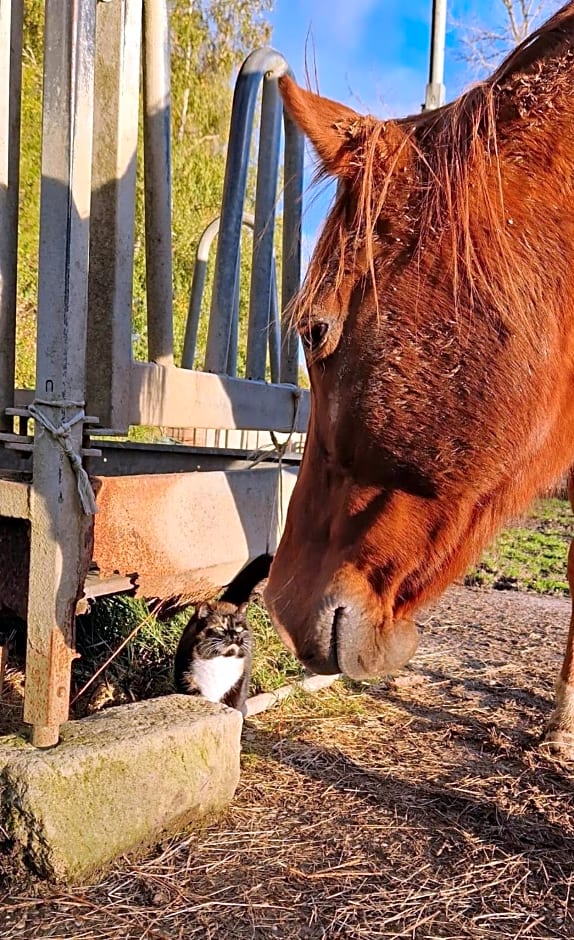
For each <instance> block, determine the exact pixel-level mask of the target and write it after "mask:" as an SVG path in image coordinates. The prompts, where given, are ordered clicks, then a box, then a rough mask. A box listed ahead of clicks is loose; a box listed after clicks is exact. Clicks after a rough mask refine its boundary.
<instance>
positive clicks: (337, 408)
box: [266, 2, 574, 748]
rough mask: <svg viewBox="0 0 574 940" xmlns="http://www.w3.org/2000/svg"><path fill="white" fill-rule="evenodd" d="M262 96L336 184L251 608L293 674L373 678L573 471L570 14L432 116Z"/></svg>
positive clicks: (573, 25)
mask: <svg viewBox="0 0 574 940" xmlns="http://www.w3.org/2000/svg"><path fill="white" fill-rule="evenodd" d="M280 87H281V93H282V96H283V101H284V104H285V107H286V109H287V111H288V112H289V114H290V115H291V116H292V118H293V119H294V120H295V122H296V123H297V124H298V126H299V127H300V128H301V129H302V130H303V131H304V133H305V134H306V135H307V136H308V138H309V139H310V141H311V143H312V144H313V146H314V148H315V150H316V152H317V155H318V158H319V171H320V173H321V174H324V175H328V176H334V177H336V178H337V180H338V182H339V185H338V189H337V196H336V199H335V203H334V206H333V208H332V209H331V212H330V214H329V216H328V218H327V220H326V223H325V226H324V229H323V231H322V233H321V235H320V238H319V241H318V243H317V247H316V250H315V253H314V255H313V258H312V259H311V263H310V266H309V270H308V273H307V277H306V280H305V283H304V284H303V287H302V289H301V292H300V294H299V296H298V298H297V301H296V304H295V307H294V309H293V310H292V311H291V315H292V316H293V317H294V318H295V320H296V322H297V325H298V329H299V331H300V335H301V338H302V340H303V343H304V346H305V349H306V356H307V364H308V367H309V375H310V381H311V389H312V406H311V417H310V423H309V430H308V438H307V445H306V448H305V454H304V457H303V461H302V465H301V470H300V474H299V479H298V481H297V485H296V487H295V490H294V493H293V496H292V499H291V504H290V506H289V512H288V516H287V520H286V526H285V532H284V535H283V538H282V540H281V543H280V546H279V549H278V551H277V555H276V558H275V560H274V562H273V565H272V569H271V575H270V580H269V584H268V587H267V591H266V600H267V602H268V605H269V609H270V612H271V615H272V617H273V620H274V622H275V625H276V627H277V630H278V632H279V634H280V635H281V637H282V638H283V640H284V641H285V642H286V643H287V645H288V646H289V647H290V648H291V649H292V650H294V651H295V653H296V654H297V655H298V656H299V658H300V659H301V660H302V661H303V663H305V665H307V666H308V667H309V668H310V669H311V670H313V671H314V672H319V673H335V672H339V671H341V672H343V673H345V674H346V675H348V676H351V677H354V678H363V677H368V676H375V675H383V674H386V673H389V672H391V671H393V670H396V669H397V668H398V667H400V666H402V665H403V664H404V663H406V662H407V660H409V659H410V657H411V656H412V655H413V653H414V652H415V650H416V647H417V640H418V635H417V629H416V626H415V625H414V622H413V619H412V617H413V613H414V612H415V610H416V609H417V608H418V607H419V606H420V605H421V604H424V603H426V602H428V601H430V600H431V599H432V598H434V597H436V596H437V595H438V594H439V593H440V592H441V591H442V590H443V589H444V588H445V587H446V586H447V585H448V584H449V583H450V582H451V581H452V580H453V579H454V578H455V577H457V576H459V575H460V574H461V573H462V572H464V571H465V569H466V568H467V567H468V565H469V563H470V562H472V561H473V560H474V559H476V557H477V555H478V554H479V552H480V551H481V549H482V548H483V546H484V545H485V543H486V542H487V541H488V540H489V539H490V538H491V537H492V536H493V534H494V533H495V532H496V530H497V529H498V528H499V527H500V526H501V524H502V523H503V522H504V521H505V520H506V519H508V518H509V517H512V516H515V515H517V514H518V513H520V512H522V511H524V509H525V508H526V507H527V506H528V505H529V504H530V502H531V501H532V500H533V498H534V497H535V496H536V495H537V494H539V493H541V492H544V491H545V490H547V488H549V487H550V486H551V485H552V484H553V483H555V481H557V480H558V479H559V478H560V477H561V476H562V475H563V474H564V473H565V472H566V471H568V470H569V468H571V467H572V466H573V465H574V2H569V3H567V4H566V6H564V7H563V8H562V9H561V10H560V11H559V12H558V13H557V14H556V15H555V16H554V17H553V18H552V19H551V20H549V22H547V23H546V24H545V25H544V26H543V27H542V28H541V29H539V30H538V31H537V32H536V33H534V34H533V36H531V37H530V38H529V39H528V40H527V41H525V42H524V43H522V45H521V46H519V47H518V48H517V50H516V51H515V52H514V53H513V54H511V55H510V56H509V57H508V58H507V59H506V61H505V62H504V63H503V64H502V65H501V67H500V68H499V69H498V70H497V71H496V72H495V73H494V75H493V76H492V77H491V78H490V79H489V80H488V81H485V82H484V83H482V84H480V85H478V86H477V87H475V88H472V89H471V90H470V91H469V92H467V93H466V94H464V95H463V96H462V97H461V98H459V99H458V100H457V101H455V102H453V103H452V104H449V105H447V106H446V107H444V108H442V109H440V110H438V111H434V112H427V113H424V114H422V115H417V116H414V117H408V118H405V119H403V120H398V121H392V120H390V121H379V120H376V119H375V118H373V117H363V116H361V115H359V114H357V113H356V112H355V111H353V110H351V109H349V108H348V107H345V106H344V105H342V104H338V103H336V102H334V101H331V100H329V99H327V98H323V97H320V96H318V95H315V94H313V93H311V92H309V91H306V90H304V89H302V88H300V87H298V85H297V84H296V83H295V82H294V81H293V80H292V79H291V78H290V77H288V76H285V77H283V78H281V79H280ZM573 495H574V493H573ZM568 577H569V583H570V587H571V589H574V549H571V551H570V563H569V570H568ZM573 640H574V629H573V628H572V626H571V630H570V637H569V640H568V647H567V652H566V657H565V660H564V664H563V666H562V671H561V673H560V678H559V679H558V683H557V700H556V709H555V711H554V713H553V715H552V718H551V721H550V729H549V731H548V737H549V740H550V741H551V743H552V744H553V745H554V746H556V747H557V748H558V747H562V748H568V747H570V748H574V666H573V657H572V648H573Z"/></svg>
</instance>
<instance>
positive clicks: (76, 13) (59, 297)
mask: <svg viewBox="0 0 574 940" xmlns="http://www.w3.org/2000/svg"><path fill="white" fill-rule="evenodd" d="M94 58H95V4H93V3H89V2H85V0H46V23H45V41H44V97H43V102H44V103H43V132H42V186H41V202H40V255H39V292H38V351H37V369H36V406H37V408H38V409H39V410H41V411H42V412H43V413H44V414H45V415H46V417H47V418H48V419H49V420H50V421H51V423H52V424H53V425H56V426H61V425H63V424H64V423H65V422H69V421H73V419H74V418H76V417H79V414H80V412H81V407H82V405H81V403H82V402H83V399H84V386H85V354H86V311H87V290H88V252H89V218H90V189H91V165H92V126H93V75H94ZM82 427H83V425H82V421H81V420H80V421H78V422H77V423H74V424H73V426H72V430H71V443H72V446H73V449H74V452H75V454H76V455H79V452H80V447H81V438H82ZM31 521H32V531H31V548H30V582H29V601H28V648H27V655H26V699H25V709H24V720H25V721H27V722H29V723H31V724H32V725H33V731H32V742H33V744H35V745H36V746H38V747H48V746H50V745H53V744H56V743H57V741H58V729H59V725H60V724H61V723H62V722H63V721H65V720H66V718H67V715H68V701H69V687H70V672H71V661H72V658H73V656H74V653H73V624H74V614H75V608H76V602H77V599H78V597H79V595H80V593H81V591H82V586H83V582H84V577H85V574H86V570H87V567H88V564H89V560H90V551H89V547H90V537H91V527H92V517H91V516H89V515H85V514H84V513H83V512H82V508H81V506H80V502H79V500H78V491H77V481H76V477H75V475H74V472H73V470H72V466H71V463H70V460H69V458H68V457H67V456H66V455H65V454H64V451H63V449H62V447H61V446H60V443H59V440H58V438H57V437H56V436H54V435H52V434H51V433H49V432H48V431H46V430H44V427H43V426H42V424H41V423H40V421H38V420H36V427H35V439H34V481H33V488H32V497H31Z"/></svg>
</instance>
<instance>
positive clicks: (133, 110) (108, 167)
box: [87, 0, 142, 430]
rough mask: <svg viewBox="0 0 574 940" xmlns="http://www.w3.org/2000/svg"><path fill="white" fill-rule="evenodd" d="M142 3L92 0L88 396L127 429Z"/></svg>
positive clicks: (107, 422)
mask: <svg viewBox="0 0 574 940" xmlns="http://www.w3.org/2000/svg"><path fill="white" fill-rule="evenodd" d="M141 29H142V0H123V2H122V3H98V5H97V13H96V72H95V87H96V100H95V114H94V160H93V174H92V207H91V216H92V221H91V226H90V283H89V292H88V300H89V302H88V348H89V350H90V355H89V356H88V361H87V386H88V390H87V401H88V407H89V409H90V413H91V414H96V415H98V417H99V419H100V422H101V424H102V426H103V427H105V428H115V429H116V430H123V429H124V428H127V426H128V415H127V412H128V407H129V387H130V367H131V361H132V286H133V266H134V229H135V225H134V220H135V198H136V152H137V139H138V106H139V87H140V86H139V70H140V40H141Z"/></svg>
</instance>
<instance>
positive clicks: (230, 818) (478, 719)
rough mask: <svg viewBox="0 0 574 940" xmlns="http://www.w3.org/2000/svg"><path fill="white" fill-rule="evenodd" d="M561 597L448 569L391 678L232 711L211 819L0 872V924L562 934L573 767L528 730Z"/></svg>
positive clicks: (194, 931) (566, 931)
mask: <svg viewBox="0 0 574 940" xmlns="http://www.w3.org/2000/svg"><path fill="white" fill-rule="evenodd" d="M569 612H570V604H569V602H568V601H567V600H564V599H561V598H549V597H540V596H536V595H525V594H519V593H517V592H502V591H493V592H486V591H476V590H474V591H473V590H469V589H467V588H464V587H462V586H458V587H454V588H453V589H451V590H450V591H449V592H448V593H447V594H446V595H445V597H444V598H443V599H442V601H441V602H440V603H438V604H437V605H435V606H434V607H433V608H432V609H430V610H429V611H428V612H427V613H426V614H425V615H423V616H422V617H421V618H420V625H421V634H422V637H421V646H420V650H419V653H418V654H417V656H416V659H415V660H414V661H413V664H412V666H410V667H409V668H407V669H406V670H404V671H403V672H402V673H401V674H400V675H399V676H397V677H396V678H394V679H389V680H386V681H384V682H380V683H375V684H370V685H369V684H362V683H361V684H358V683H343V682H338V683H336V685H335V686H334V687H333V688H332V689H331V690H326V691H324V692H322V693H319V694H318V695H316V696H313V697H297V698H294V699H292V700H289V701H288V702H286V703H285V704H284V705H283V706H281V707H280V708H277V709H275V710H274V711H272V712H268V713H266V714H264V715H261V716H259V717H258V718H254V719H251V720H249V721H247V722H246V724H245V728H244V738H243V757H242V763H243V769H242V779H241V782H240V785H239V789H238V791H237V794H236V798H235V801H234V803H233V805H232V807H231V808H230V810H229V812H228V814H227V816H226V817H225V818H224V819H221V820H220V821H219V822H218V823H216V824H213V825H211V826H209V827H207V828H206V829H204V830H203V831H202V832H199V833H193V834H191V835H190V834H187V835H183V836H182V837H181V838H177V839H174V840H172V841H170V842H169V843H166V844H163V845H159V846H157V847H156V849H155V851H153V852H151V853H150V854H149V855H147V856H146V857H145V858H144V859H143V860H140V861H138V862H135V861H133V860H130V859H124V860H122V862H121V863H120V864H118V866H117V867H116V868H115V870H114V871H113V872H112V873H111V874H109V875H108V876H107V877H106V878H105V879H104V880H102V881H98V882H94V883H91V884H88V885H85V886H83V887H81V888H74V889H70V890H62V889H53V888H46V886H42V885H37V884H36V885H33V884H32V885H30V884H28V885H26V886H23V885H20V886H16V887H14V886H13V887H12V888H10V889H8V888H5V889H4V891H3V892H2V894H1V895H0V937H2V940H16V938H19V940H35V938H48V937H50V938H67V940H68V938H74V940H88V938H89V940H100V938H101V940H116V938H118V940H144V938H146V940H147V938H150V940H175V938H178V940H192V938H196V937H197V938H200V937H201V938H237V940H248V938H251V940H267V938H285V940H290V938H301V940H315V938H317V940H320V938H345V940H359V938H365V940H376V938H389V940H390V938H403V937H409V938H414V940H423V938H431V940H434V938H442V937H449V938H457V940H462V938H477V940H478V938H502V937H504V938H506V937H508V938H517V940H518V938H528V940H537V938H545V940H558V938H573V937H574V907H573V900H572V899H571V895H572V896H574V779H573V776H572V771H573V766H572V765H568V764H565V763H560V762H558V761H557V760H556V759H555V758H553V757H552V755H550V754H548V753H546V752H545V750H544V749H543V748H541V747H540V746H539V740H540V736H541V732H542V729H543V725H544V721H545V720H546V718H547V717H548V715H549V713H550V710H551V701H552V688H553V683H554V680H555V677H556V674H557V671H558V668H559V664H560V657H561V653H562V650H563V646H564V642H565V637H566V631H567V626H568V619H569ZM4 862H5V863H7V862H8V858H5V859H4Z"/></svg>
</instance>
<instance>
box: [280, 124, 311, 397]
mask: <svg viewBox="0 0 574 940" xmlns="http://www.w3.org/2000/svg"><path fill="white" fill-rule="evenodd" d="M283 120H284V125H285V154H284V177H285V182H284V188H283V207H284V208H283V267H282V271H281V309H282V311H283V322H282V325H281V372H280V381H281V382H288V383H290V384H291V385H298V384H299V337H298V335H297V333H296V331H295V330H293V328H292V327H291V325H290V322H289V318H288V317H286V316H285V311H286V310H288V309H289V306H290V304H291V301H292V300H293V298H294V296H295V294H296V293H297V291H298V290H299V286H300V284H301V229H302V218H303V162H304V158H305V140H304V137H303V134H302V133H301V131H300V130H299V128H298V127H297V126H296V124H295V123H294V122H293V121H292V120H291V118H290V117H289V115H288V114H287V113H286V112H284V115H283Z"/></svg>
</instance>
